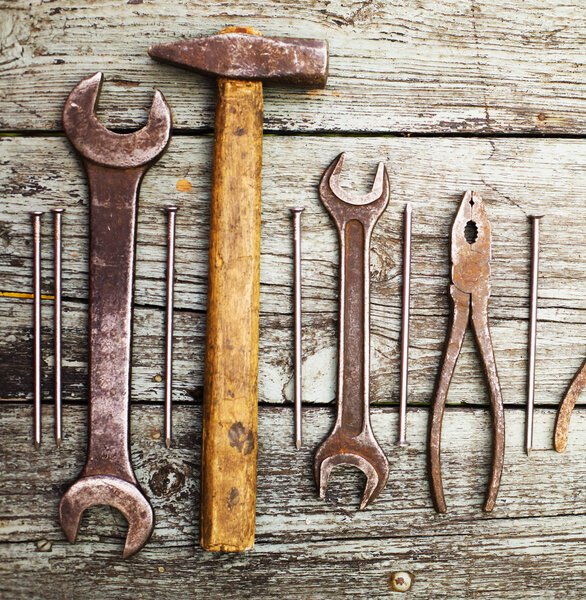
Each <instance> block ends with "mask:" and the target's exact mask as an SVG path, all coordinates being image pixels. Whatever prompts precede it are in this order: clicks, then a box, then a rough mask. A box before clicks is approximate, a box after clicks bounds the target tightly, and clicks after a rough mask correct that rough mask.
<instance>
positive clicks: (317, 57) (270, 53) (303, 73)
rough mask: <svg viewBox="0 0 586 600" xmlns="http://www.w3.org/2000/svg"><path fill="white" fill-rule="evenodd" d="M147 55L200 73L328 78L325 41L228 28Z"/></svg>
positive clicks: (306, 81)
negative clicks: (267, 35) (264, 34)
mask: <svg viewBox="0 0 586 600" xmlns="http://www.w3.org/2000/svg"><path fill="white" fill-rule="evenodd" d="M149 54H150V55H151V56H152V57H153V58H155V59H157V60H160V61H162V62H166V63H169V64H172V65H177V66H181V67H185V68H186V69H190V70H192V71H195V72H197V73H201V74H202V75H208V76H212V77H226V78H228V79H245V80H247V81H266V82H275V83H278V82H280V83H287V84H293V85H296V86H303V87H306V88H323V87H324V86H325V84H326V80H327V78H328V43H327V42H326V41H324V40H312V39H301V38H271V37H263V36H260V35H254V34H250V33H242V32H241V31H238V30H236V31H231V32H229V33H221V34H218V35H212V36H209V37H202V38H197V39H195V40H186V41H181V42H173V43H171V44H161V45H159V46H152V47H151V48H149Z"/></svg>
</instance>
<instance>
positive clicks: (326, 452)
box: [314, 426, 389, 510]
mask: <svg viewBox="0 0 586 600" xmlns="http://www.w3.org/2000/svg"><path fill="white" fill-rule="evenodd" d="M345 438H346V436H344V435H343V434H342V431H341V430H340V429H339V428H338V427H337V426H334V430H333V431H332V433H331V434H330V435H329V436H328V437H327V438H326V439H325V440H324V441H323V443H322V444H321V445H320V446H319V448H318V449H317V452H316V453H315V460H314V477H315V482H316V485H317V487H318V489H319V497H320V498H322V499H324V498H325V497H326V488H327V485H328V481H329V478H330V475H331V473H332V470H333V469H334V468H335V467H338V466H349V467H355V468H357V469H359V470H360V471H362V472H363V473H364V475H365V477H366V486H365V488H364V493H363V495H362V501H361V502H360V510H363V509H364V508H366V507H367V506H368V505H369V504H370V503H371V502H372V501H373V500H375V498H376V497H377V496H378V495H379V494H380V493H381V492H382V491H383V489H384V487H385V486H386V484H387V481H388V479H389V463H388V461H387V458H386V456H385V455H384V453H383V451H382V449H381V448H380V446H379V445H378V443H377V441H376V439H375V438H374V435H373V434H372V432H371V431H370V430H369V429H365V430H364V431H362V432H361V433H360V435H358V436H357V437H356V438H349V439H345Z"/></svg>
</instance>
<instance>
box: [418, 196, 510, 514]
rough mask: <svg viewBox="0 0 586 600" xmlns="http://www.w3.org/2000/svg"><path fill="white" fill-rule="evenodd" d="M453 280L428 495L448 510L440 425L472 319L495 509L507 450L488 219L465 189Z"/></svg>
mask: <svg viewBox="0 0 586 600" xmlns="http://www.w3.org/2000/svg"><path fill="white" fill-rule="evenodd" d="M451 257H452V271H451V274H452V284H451V285H450V295H451V298H452V304H453V313H452V323H451V329H450V332H449V336H448V341H447V344H446V351H445V355H444V359H443V363H442V367H441V371H440V376H439V379H438V383H437V388H436V394H435V398H434V401H433V403H432V408H431V420H430V429H429V468H430V479H431V494H432V498H433V502H434V505H435V508H436V510H437V511H438V512H442V513H443V512H446V510H447V507H446V502H445V499H444V491H443V483H442V475H441V461H440V452H441V428H442V420H443V416H444V409H445V405H446V400H447V396H448V389H449V387H450V381H451V379H452V375H453V374H454V369H455V367H456V361H457V360H458V355H459V354H460V350H461V348H462V342H463V341H464V334H465V333H466V329H467V327H468V322H469V321H470V320H471V322H472V329H473V331H474V335H475V337H476V342H477V344H478V348H479V350H480V354H481V357H482V361H483V366H484V371H485V374H486V379H487V382H488V385H489V388H490V406H491V414H492V427H493V432H492V433H493V437H492V440H493V457H492V468H491V476H490V483H489V486H488V492H487V496H486V502H485V505H484V510H485V511H487V512H489V511H491V510H492V509H493V508H494V504H495V501H496V497H497V494H498V490H499V486H500V481H501V474H502V470H503V463H504V452H505V414H504V407H503V399H502V394H501V388H500V384H499V379H498V374H497V369H496V362H495V359H494V351H493V347H492V341H491V338H490V329H489V326H488V299H489V297H490V258H491V230H490V222H489V220H488V216H487V214H486V210H485V208H484V202H483V200H482V198H481V196H480V195H479V194H477V193H475V192H466V194H465V195H464V198H463V199H462V202H461V204H460V208H459V209H458V213H457V214H456V218H455V220H454V223H453V225H452V247H451Z"/></svg>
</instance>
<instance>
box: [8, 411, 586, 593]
mask: <svg viewBox="0 0 586 600" xmlns="http://www.w3.org/2000/svg"><path fill="white" fill-rule="evenodd" d="M30 410H31V407H30V406H23V405H19V406H6V407H5V409H4V410H3V411H2V413H0V435H2V440H3V459H2V461H3V475H2V490H3V491H2V502H1V503H0V596H1V597H6V598H14V599H18V598H29V599H36V598H46V597H51V598H55V599H57V600H59V599H61V598H68V599H69V598H84V599H88V600H90V599H93V598H108V597H116V598H137V597H140V596H139V594H143V597H145V598H147V597H152V596H156V597H158V598H162V599H163V600H165V599H167V598H168V599H171V598H176V597H177V595H178V594H180V595H182V596H184V597H187V598H201V597H202V596H205V597H209V598H228V599H231V598H234V599H236V598H242V597H259V595H260V594H262V597H263V598H264V597H266V598H270V599H272V598H283V597H285V594H286V595H287V597H289V595H290V594H296V595H299V596H300V597H305V598H317V599H318V600H321V599H324V600H326V599H330V598H332V596H333V594H334V593H335V594H336V595H337V596H342V597H348V598H364V599H368V598H389V597H391V598H394V597H397V598H398V597H401V596H399V595H398V594H397V595H396V596H395V595H393V594H391V591H390V588H389V577H390V574H391V573H392V572H394V571H401V570H406V571H409V572H411V573H412V574H413V575H414V578H415V582H414V586H413V589H412V591H411V592H410V594H409V597H413V598H417V599H422V600H430V599H448V598H449V599H460V598H462V599H468V598H471V597H474V598H481V599H487V600H494V598H495V597H497V598H519V599H521V598H529V599H538V598H539V599H541V598H556V597H566V598H571V599H576V600H578V599H580V598H581V597H582V592H583V581H584V577H585V576H586V568H585V565H584V561H583V556H582V555H583V552H582V549H583V535H582V532H583V530H584V526H585V525H586V515H585V511H584V506H585V503H586V492H585V490H584V488H583V486H582V485H580V482H581V481H583V464H584V462H583V461H584V453H585V451H586V442H585V440H586V436H584V435H580V434H579V432H580V431H582V432H583V431H584V430H586V414H585V413H584V411H578V412H577V413H576V415H575V419H576V420H575V423H574V426H575V428H576V429H575V431H576V433H577V434H578V435H576V436H575V437H574V438H573V439H572V440H571V441H570V444H571V448H570V449H569V451H568V452H567V453H566V454H564V455H560V454H557V453H555V452H554V451H553V450H551V449H548V450H545V451H539V450H540V449H543V448H546V449H547V448H551V439H552V435H553V426H554V421H555V413H554V411H552V410H538V411H537V412H536V421H535V432H536V440H535V447H536V450H535V452H534V454H533V456H532V457H531V459H527V457H526V456H525V454H524V444H523V431H524V413H523V411H521V410H515V409H509V410H507V427H508V429H507V448H506V463H505V471H504V476H503V483H502V487H501V493H500V495H499V500H498V502H497V505H496V507H495V510H494V512H493V513H492V514H491V516H490V517H489V516H488V515H486V514H484V513H483V512H482V503H483V497H484V483H485V481H486V476H487V472H488V468H489V461H490V449H489V445H490V432H489V417H488V414H487V412H486V411H484V410H479V409H462V408H450V409H448V411H447V415H446V423H445V426H444V441H445V443H444V469H445V483H446V494H447V497H448V500H449V507H450V508H449V512H448V513H447V514H446V515H441V516H440V515H437V514H436V513H435V511H434V510H433V508H432V505H431V500H430V496H429V490H428V483H427V480H426V477H425V473H426V459H425V431H426V427H427V417H428V415H427V410H423V409H412V410H410V411H409V413H408V423H409V430H408V433H409V441H410V442H411V446H410V447H409V448H407V449H399V448H396V447H395V446H394V445H393V442H394V435H395V432H396V427H397V414H396V409H380V408H376V409H374V410H373V417H372V421H373V428H374V431H375V434H376V436H377V438H378V439H379V441H380V442H381V445H382V446H383V448H384V450H385V452H386V453H387V454H388V457H389V461H390V464H391V477H390V479H389V484H388V486H387V488H386V489H385V491H384V492H383V493H382V494H381V496H380V497H379V498H378V499H377V500H376V501H375V502H374V503H373V505H372V507H369V508H368V509H367V510H365V511H356V508H357V506H358V503H359V499H360V496H361V493H362V486H363V481H362V477H361V476H360V475H359V473H358V471H356V470H354V469H337V470H336V471H335V472H334V474H333V477H332V481H331V483H330V486H329V487H328V495H327V498H326V500H325V501H322V500H319V499H318V498H317V494H316V491H315V487H314V484H313V482H312V479H311V461H312V456H313V451H314V449H315V447H316V445H317V444H318V442H319V441H320V440H321V439H322V438H323V436H325V435H326V434H327V431H328V429H329V427H330V425H331V421H332V419H333V416H334V415H333V411H330V410H329V409H327V408H323V407H317V408H307V409H305V410H304V425H305V429H304V432H305V437H304V446H303V448H302V450H301V451H299V452H297V451H296V450H295V449H294V446H293V438H292V428H293V412H292V410H291V409H289V408H282V407H264V408H262V409H261V411H260V413H259V479H258V509H257V514H258V517H257V540H256V545H255V548H254V550H253V551H251V552H249V553H246V554H243V555H242V554H241V555H226V554H225V555H212V554H210V553H206V552H204V551H202V550H201V549H200V548H199V547H198V514H197V511H195V510H194V507H195V506H197V505H198V501H199V460H200V448H201V446H200V439H201V408H200V407H187V406H183V407H179V408H177V410H176V419H175V423H176V429H175V436H174V438H175V445H174V447H173V448H172V449H171V451H167V450H165V446H164V440H163V437H162V436H161V431H162V424H163V411H162V407H145V406H142V407H134V408H133V410H132V417H131V420H132V422H131V437H132V446H131V449H132V460H133V464H134V465H135V467H136V474H137V477H138V479H139V481H140V483H141V485H143V487H144V489H145V493H146V494H147V496H148V497H149V499H150V500H151V501H152V504H153V507H154V510H155V518H156V527H155V531H154V534H153V537H152V538H151V541H150V542H149V543H148V545H147V546H146V547H145V548H144V549H143V550H142V551H141V552H140V553H138V554H137V555H136V556H135V557H133V558H132V559H131V560H128V561H124V560H122V558H121V557H120V549H121V547H122V544H123V540H124V536H125V524H124V519H123V518H122V517H121V515H119V514H118V513H117V512H116V511H113V510H111V509H109V508H106V507H96V508H93V509H91V510H90V511H88V512H87V514H86V515H85V516H84V520H83V522H82V526H81V530H80V534H79V536H78V541H77V542H76V543H75V544H74V545H70V544H69V543H67V542H66V541H65V538H64V536H63V533H62V532H61V530H60V528H59V524H58V521H57V504H58V500H59V496H60V494H61V493H62V492H63V490H64V489H65V487H66V486H67V484H68V483H69V482H70V481H71V480H72V479H74V478H75V477H76V475H77V474H78V472H79V470H80V469H81V468H82V466H83V462H84V446H85V439H86V434H85V421H86V410H85V408H84V407H74V406H66V408H65V413H64V425H65V440H64V445H63V446H62V448H61V449H60V450H58V449H56V448H55V447H54V446H53V445H51V444H49V443H47V444H44V445H43V447H42V451H41V452H33V451H32V450H31V451H30V452H29V451H27V448H29V447H30V446H32V444H31V441H30V425H31V421H30ZM44 417H45V422H48V421H50V420H51V416H50V411H49V408H48V407H47V408H46V410H45V413H44ZM9 434H10V435H9ZM161 569H163V570H161ZM40 576H42V578H43V586H42V588H41V587H39V577H40Z"/></svg>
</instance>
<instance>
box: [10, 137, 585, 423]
mask: <svg viewBox="0 0 586 600" xmlns="http://www.w3.org/2000/svg"><path fill="white" fill-rule="evenodd" d="M264 146H265V147H264V170H263V182H264V188H263V189H264V191H263V199H262V211H263V214H262V236H261V250H262V254H261V302H260V306H261V314H260V325H261V334H260V348H261V351H260V372H259V398H260V400H261V402H263V403H266V402H270V403H283V402H291V401H292V399H293V371H292V364H291V361H292V355H293V337H292V327H293V319H292V314H293V306H292V285H293V242H292V223H291V218H290V213H289V210H288V208H289V207H290V206H294V205H298V204H299V205H301V206H304V207H305V212H304V214H303V220H302V245H303V289H302V293H303V310H304V315H303V319H304V341H303V344H304V346H303V347H304V371H303V377H304V401H305V402H307V403H322V404H323V403H328V402H332V401H333V400H334V398H335V393H336V390H335V381H336V342H335V336H336V331H337V327H336V321H337V309H338V307H337V299H336V294H337V289H338V286H337V273H338V242H337V238H336V232H335V229H334V227H333V226H332V223H331V220H330V219H329V217H328V215H327V213H326V211H325V209H324V208H323V207H322V205H321V203H320V201H319V198H318V196H317V183H318V181H319V177H320V175H321V172H322V169H323V168H325V167H327V165H328V164H329V162H330V161H331V159H332V158H333V157H334V156H336V154H337V153H338V152H339V151H340V150H346V151H347V152H348V155H347V163H346V165H347V166H346V167H345V170H344V173H343V174H342V178H343V185H348V186H349V187H352V188H353V189H355V190H356V191H358V192H362V191H364V190H368V189H369V187H370V185H371V184H372V177H373V175H374V170H375V168H376V164H377V162H378V160H379V159H380V160H384V161H385V162H386V165H387V168H388V169H389V171H390V177H391V200H390V204H389V207H388V208H387V210H386V212H385V214H384V215H383V217H382V218H381V220H380V222H379V223H378V225H377V229H376V230H375V232H374V237H373V251H372V255H371V264H372V268H371V297H372V306H371V329H372V336H371V337H372V353H371V360H372V380H371V385H372V388H371V399H372V401H373V402H374V403H389V402H390V403H396V402H398V397H399V331H400V307H401V305H400V293H401V227H402V225H401V223H402V207H403V205H404V203H405V202H407V201H410V202H412V204H413V208H414V222H413V266H412V272H413V281H412V334H411V351H410V356H411V364H410V381H409V385H410V397H409V401H410V402H411V403H414V404H422V403H424V404H426V403H428V402H429V400H430V398H431V396H432V394H433V387H434V382H435V377H436V374H437V370H438V368H439V361H440V358H441V355H442V352H443V346H444V340H445V335H446V330H447V326H448V311H449V300H448V295H447V292H448V282H449V249H448V244H449V230H450V226H451V223H452V220H453V216H454V211H455V209H456V207H457V206H458V203H459V201H460V199H461V194H462V192H463V191H464V190H466V189H468V188H474V189H476V190H477V191H479V192H480V193H481V194H482V195H483V197H484V198H485V200H486V204H487V211H488V214H489V218H490V221H491V224H492V229H493V261H492V275H491V283H492V296H491V299H490V304H489V318H490V324H491V333H492V337H493V344H494V347H495V353H496V361H497V367H498V370H499V376H500V380H501V386H502V390H503V398H504V401H505V403H506V404H509V405H511V404H513V405H519V406H521V405H524V403H525V389H526V388H525V386H526V360H527V341H528V331H527V320H528V317H529V269H530V255H529V253H530V221H529V219H528V218H527V217H528V215H530V214H533V213H545V215H546V216H545V218H544V219H543V225H542V245H541V271H540V282H539V285H540V288H539V308H538V318H539V324H538V352H537V386H536V394H537V396H536V402H537V403H538V404H541V405H550V406H557V405H558V403H559V401H560V399H561V397H562V396H563V394H564V392H565V391H566V389H567V386H568V385H569V382H570V381H571V379H572V377H573V376H574V374H575V372H576V371H577V370H578V368H579V367H580V365H581V364H582V362H583V360H584V355H585V354H586V347H585V345H584V340H585V339H586V294H585V293H584V290H585V289H586V275H585V265H586V246H585V245H584V239H585V238H586V225H585V224H584V222H583V221H582V220H581V219H577V218H576V215H579V214H581V212H582V211H583V194H582V190H583V189H585V188H586V171H584V168H583V165H584V163H586V144H585V143H584V142H582V141H579V140H549V139H548V140H531V139H506V140H505V139H490V140H476V139H450V138H441V139H410V138H376V139H373V138H345V139H340V138H336V137H333V138H330V137H327V138H316V137H310V138H308V137H303V136H301V137H273V136H268V137H267V138H266V139H265V145H264ZM0 150H1V155H2V157H3V163H2V165H1V166H0V186H1V187H2V189H3V190H4V191H5V196H4V207H3V212H2V217H1V218H0V247H1V248H2V254H1V257H0V281H1V282H2V284H1V289H2V291H3V292H30V291H31V290H32V279H31V273H32V270H31V268H32V251H31V246H30V239H31V231H30V219H29V216H28V214H27V212H26V211H27V210H29V209H32V208H44V209H46V210H48V209H49V208H50V207H52V206H56V205H64V206H66V208H67V211H66V212H65V214H64V218H63V236H64V250H63V251H64V255H63V277H64V279H63V289H64V295H65V298H66V300H65V314H64V319H65V325H64V327H65V330H64V353H65V354H64V360H65V364H64V385H65V396H66V397H67V398H69V399H71V400H80V399H83V400H85V399H86V392H85V387H84V386H85V381H86V380H85V377H86V375H85V369H86V367H85V363H86V359H87V357H86V350H85V337H84V336H85V330H86V324H85V318H86V317H85V315H86V310H87V307H86V305H85V299H86V297H87V268H88V266H87V232H88V213H87V190H86V184H85V179H84V176H83V173H82V172H81V169H80V167H79V165H78V163H77V160H76V159H75V157H74V156H73V153H72V151H71V150H70V148H69V147H68V144H67V141H66V140H65V139H63V138H60V137H57V138H42V137H41V138H15V137H10V138H1V139H0ZM211 153H212V139H211V138H209V137H202V138H197V137H196V138H185V137H180V138H175V139H174V140H172V142H171V147H170V149H169V152H168V153H167V154H166V155H165V157H164V158H163V159H162V160H161V161H160V163H158V164H156V165H155V166H154V167H153V168H152V170H151V171H150V172H149V173H148V174H147V176H146V178H145V181H144V184H143V188H142V190H141V197H140V206H139V216H138V220H139V224H138V249H137V256H138V263H137V280H136V295H135V298H136V302H137V305H138V307H137V310H136V319H135V329H134V332H135V335H134V354H133V357H134V358H133V361H134V362H133V365H134V368H133V383H132V385H133V394H132V396H133V399H134V400H138V401H141V402H143V401H162V400H163V388H164V383H163V382H162V380H160V377H159V381H156V380H155V377H157V376H160V375H162V372H163V371H162V369H163V367H162V365H163V341H162V340H163V332H164V326H163V307H164V303H165V286H164V277H165V260H166V253H165V244H166V241H165V236H166V221H165V213H164V211H163V210H162V208H163V206H164V205H165V204H166V203H168V202H173V203H175V204H177V205H178V206H180V207H181V208H180V211H179V212H178V215H177V252H176V264H177V283H176V306H177V308H178V310H177V314H176V318H177V324H176V352H175V388H176V398H177V400H179V401H184V402H191V401H193V400H196V401H198V402H199V401H201V397H202V389H203V383H202V382H203V356H204V336H205V315H204V312H205V306H206V304H205V302H206V279H207V260H208V257H207V236H208V230H209V205H210V192H209V188H210V180H211V177H210V170H211ZM180 179H181V180H188V181H189V182H190V183H191V185H192V189H191V191H190V192H178V191H177V188H176V184H177V181H178V180H180ZM51 236H52V226H51V223H50V219H45V220H44V222H43V277H44V279H43V292H44V293H46V294H50V293H51V290H52V272H51V268H52V265H51V252H52V248H51ZM30 303H31V301H30V300H28V299H24V300H23V299H18V298H11V297H0V311H1V314H2V319H0V330H1V331H2V335H0V357H1V358H2V360H1V361H0V363H1V364H3V365H6V367H5V368H3V369H2V378H1V384H0V397H3V398H22V397H25V396H26V395H29V394H30V390H31V389H32V388H31V384H30V377H31V361H32V358H31V346H30V343H31V342H30V328H31V327H32V321H31V319H32V308H31V304H30ZM50 309H51V302H50V301H46V302H44V305H43V310H44V311H45V313H44V314H45V317H44V319H43V326H44V328H45V336H44V340H43V344H44V350H43V356H44V360H45V361H46V364H47V367H46V368H45V374H44V376H45V382H44V386H45V393H46V394H47V396H48V397H50V395H51V389H50V388H51V380H50V377H51V373H50V369H49V366H50V364H51V360H52V359H51V357H52V351H51V337H50V336H51V316H50V314H51V313H50ZM29 397H30V396H29ZM486 399H487V390H486V386H485V383H484V377H483V374H482V369H481V366H480V362H479V360H478V354H477V350H476V348H475V344H474V342H473V339H472V335H471V334H470V333H469V334H468V335H467V336H466V338H465V342H464V349H463V352H462V355H461V356H460V358H459V360H458V364H457V369H456V375H455V379H454V382H453V383H452V386H451V388H450V395H449V399H448V402H449V403H451V404H453V403H457V404H471V405H478V404H483V403H485V402H486ZM584 402H586V398H580V399H579V403H582V404H583V403H584ZM570 435H572V434H571V431H570Z"/></svg>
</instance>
